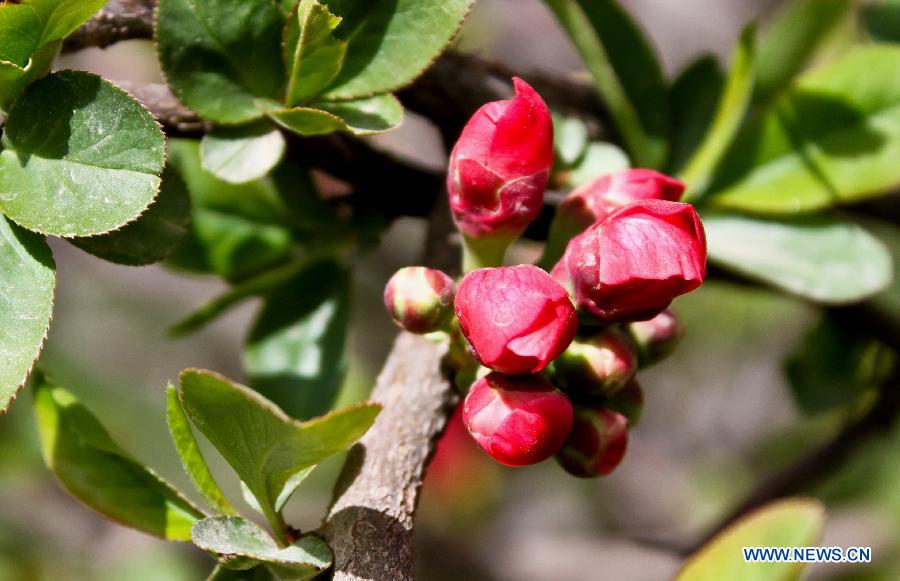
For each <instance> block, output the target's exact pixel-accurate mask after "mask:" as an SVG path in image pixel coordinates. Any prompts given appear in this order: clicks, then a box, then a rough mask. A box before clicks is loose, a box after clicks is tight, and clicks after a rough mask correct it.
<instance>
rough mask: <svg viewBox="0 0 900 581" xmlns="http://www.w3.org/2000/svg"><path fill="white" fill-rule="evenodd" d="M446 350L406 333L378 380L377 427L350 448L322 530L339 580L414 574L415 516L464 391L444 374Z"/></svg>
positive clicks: (392, 580) (395, 579) (391, 580)
mask: <svg viewBox="0 0 900 581" xmlns="http://www.w3.org/2000/svg"><path fill="white" fill-rule="evenodd" d="M445 351H446V345H443V344H437V343H434V342H431V341H429V340H427V339H425V338H422V337H419V336H416V335H411V334H409V333H402V334H401V335H400V336H399V337H398V338H397V341H396V342H395V343H394V348H393V350H392V351H391V354H390V356H389V357H388V360H387V363H386V364H385V366H384V369H383V370H382V372H381V375H380V376H379V377H378V381H377V383H376V384H375V390H374V391H373V392H372V398H371V399H373V400H374V401H377V402H379V403H381V404H382V405H383V406H384V409H383V410H382V412H381V414H380V415H379V416H378V419H377V420H376V421H375V425H374V426H373V427H372V428H371V429H370V430H369V432H368V433H367V434H366V435H365V436H364V437H363V439H362V440H361V441H360V443H359V444H357V445H356V446H355V447H354V448H353V449H351V451H350V454H349V456H348V458H347V463H346V464H345V465H344V469H343V471H342V472H341V475H340V477H339V478H338V482H337V484H336V486H335V491H334V502H333V504H332V506H331V508H330V509H329V511H328V516H327V517H326V518H325V523H324V524H323V525H322V528H321V529H320V532H321V534H322V536H323V537H325V539H326V540H327V541H328V543H329V545H330V546H331V548H332V550H333V551H334V579H335V580H344V581H349V580H360V579H366V580H372V581H406V580H412V579H413V578H414V576H415V561H414V558H413V547H412V536H413V518H414V515H415V511H416V507H417V504H418V498H419V490H420V489H421V487H422V481H423V478H424V475H425V467H426V465H427V463H428V461H429V459H430V456H431V454H432V453H433V451H434V445H435V443H436V441H437V439H438V437H439V436H440V434H441V432H442V431H443V430H444V427H445V425H446V423H447V419H448V418H449V416H450V413H451V412H452V410H453V408H454V406H455V405H456V403H457V401H458V394H457V392H456V391H455V390H454V389H453V387H452V385H451V383H450V381H448V380H447V379H446V378H445V377H444V376H443V375H442V374H441V373H440V368H441V367H440V366H441V359H442V358H443V355H444V353H445Z"/></svg>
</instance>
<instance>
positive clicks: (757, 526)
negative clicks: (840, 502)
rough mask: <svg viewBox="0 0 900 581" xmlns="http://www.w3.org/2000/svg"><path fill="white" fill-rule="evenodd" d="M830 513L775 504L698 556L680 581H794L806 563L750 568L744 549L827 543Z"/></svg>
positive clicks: (796, 502) (808, 504)
mask: <svg viewBox="0 0 900 581" xmlns="http://www.w3.org/2000/svg"><path fill="white" fill-rule="evenodd" d="M824 525H825V507H824V506H822V504H821V503H820V502H818V501H817V500H812V499H803V498H791V499H786V500H781V501H778V502H773V503H771V504H768V505H766V506H764V507H762V508H760V509H757V510H756V511H754V512H752V513H750V514H748V515H747V516H745V517H743V518H741V519H740V520H738V521H737V522H735V523H734V524H732V525H731V526H729V527H728V528H726V529H725V530H724V531H722V532H721V533H719V534H718V535H716V537H715V538H713V539H712V540H711V541H710V542H708V543H707V544H706V545H704V546H703V547H702V548H701V549H700V550H699V551H698V552H697V553H695V554H694V555H693V556H692V557H691V558H690V559H688V561H687V563H685V565H684V567H683V568H682V569H681V571H680V572H679V573H678V576H677V577H676V581H707V580H708V581H721V580H722V579H728V580H729V581H792V580H795V579H797V578H798V577H799V576H800V573H801V571H802V569H803V567H804V564H803V563H747V562H745V561H744V556H743V551H742V550H743V548H744V547H809V546H814V545H815V544H816V543H817V542H818V541H819V540H820V539H821V538H822V528H823V527H824Z"/></svg>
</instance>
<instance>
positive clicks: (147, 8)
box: [64, 0, 156, 50]
mask: <svg viewBox="0 0 900 581" xmlns="http://www.w3.org/2000/svg"><path fill="white" fill-rule="evenodd" d="M155 6H156V1H155V0H109V2H107V3H106V6H104V7H103V8H102V9H101V10H100V12H98V13H97V14H96V15H95V16H94V17H93V18H92V19H91V20H89V21H88V22H86V23H85V24H84V25H83V26H82V27H81V28H79V29H78V30H76V31H75V32H74V33H73V34H71V35H70V36H69V37H68V38H66V43H65V46H64V49H65V50H78V49H81V48H86V47H89V46H96V47H99V48H103V47H106V46H109V45H111V44H115V43H117V42H119V41H121V40H130V39H141V38H143V39H147V38H153V9H154V7H155Z"/></svg>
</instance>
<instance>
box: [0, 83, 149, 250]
mask: <svg viewBox="0 0 900 581" xmlns="http://www.w3.org/2000/svg"><path fill="white" fill-rule="evenodd" d="M0 143H2V146H3V151H2V152H0V207H2V209H3V212H4V213H5V214H6V215H7V216H9V217H10V218H12V219H13V220H14V221H15V222H17V223H18V224H19V225H21V226H24V227H25V228H28V229H29V230H33V231H36V232H41V233H44V234H52V235H55V236H64V237H71V236H92V235H95V234H102V233H105V232H109V231H110V230H114V229H116V228H119V227H121V226H123V225H125V224H127V223H128V222H131V221H132V220H134V219H135V218H137V217H138V216H139V215H140V214H141V213H142V212H143V211H144V210H145V209H146V208H147V206H149V205H150V203H151V202H152V201H153V199H154V198H155V197H156V193H157V191H158V190H159V185H160V178H159V175H160V173H161V172H162V169H163V165H164V164H165V139H164V137H163V133H162V130H161V129H160V127H159V124H157V122H156V120H155V119H154V118H153V116H152V115H151V114H150V113H149V112H148V111H147V110H146V109H145V108H144V107H143V106H142V105H141V104H140V103H138V102H137V101H135V100H134V99H133V98H132V97H131V96H130V95H129V94H128V93H126V92H125V91H122V90H121V89H119V88H118V87H115V86H113V85H112V84H110V83H109V82H107V81H104V80H103V79H101V78H100V77H98V76H95V75H92V74H89V73H84V72H78V71H62V72H58V73H53V74H50V75H48V76H47V77H44V78H43V79H41V80H39V81H37V82H35V83H32V84H31V85H29V86H28V88H27V89H25V92H24V93H23V94H22V96H21V97H19V98H18V99H17V100H16V102H15V104H14V105H13V107H12V109H11V110H10V112H9V118H8V119H7V120H6V128H5V130H4V132H3V139H2V141H0Z"/></svg>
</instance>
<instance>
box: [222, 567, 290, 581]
mask: <svg viewBox="0 0 900 581" xmlns="http://www.w3.org/2000/svg"><path fill="white" fill-rule="evenodd" d="M206 581H277V579H276V578H275V576H274V575H272V573H271V572H270V571H269V570H268V569H266V567H265V566H263V565H259V566H257V567H253V568H252V569H244V570H242V571H237V570H235V569H229V568H227V567H223V566H222V565H216V568H215V569H213V571H212V573H210V574H209V577H207V578H206Z"/></svg>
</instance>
